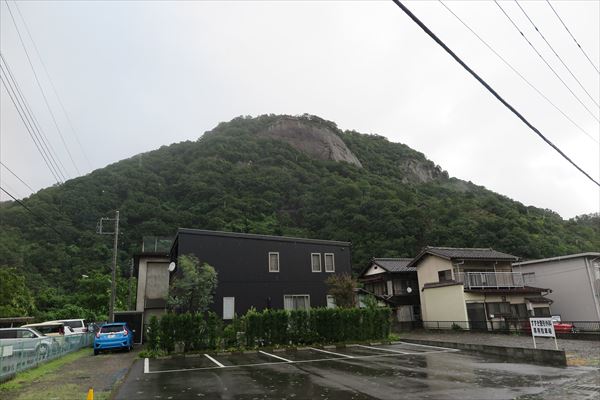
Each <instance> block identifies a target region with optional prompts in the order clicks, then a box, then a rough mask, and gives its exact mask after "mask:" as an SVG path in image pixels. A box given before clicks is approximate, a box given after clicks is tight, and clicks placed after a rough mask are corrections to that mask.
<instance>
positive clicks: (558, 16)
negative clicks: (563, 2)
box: [546, 0, 600, 74]
mask: <svg viewBox="0 0 600 400" xmlns="http://www.w3.org/2000/svg"><path fill="white" fill-rule="evenodd" d="M546 3H548V5H549V6H550V8H551V9H552V11H554V15H556V17H557V18H558V20H559V21H560V23H561V24H562V26H564V28H565V29H566V31H567V32H568V33H569V35H570V36H571V38H572V39H573V41H574V42H575V44H576V45H577V47H579V50H581V52H582V53H583V55H584V56H585V58H587V60H588V61H589V62H590V64H591V65H592V67H594V69H595V70H596V72H597V73H598V74H600V70H598V67H596V65H595V64H594V63H593V62H592V60H591V59H590V57H589V56H588V55H587V53H586V52H585V50H583V47H581V45H580V44H579V42H578V41H577V39H575V36H573V34H572V33H571V31H570V30H569V28H567V25H566V24H565V23H564V21H563V19H562V18H561V17H560V15H558V13H557V12H556V10H555V9H554V7H552V4H551V3H550V1H548V0H546Z"/></svg>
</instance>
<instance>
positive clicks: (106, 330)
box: [94, 322, 133, 355]
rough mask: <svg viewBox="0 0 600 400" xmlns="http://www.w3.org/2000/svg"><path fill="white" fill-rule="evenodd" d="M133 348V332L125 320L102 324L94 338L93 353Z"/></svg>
mask: <svg viewBox="0 0 600 400" xmlns="http://www.w3.org/2000/svg"><path fill="white" fill-rule="evenodd" d="M113 349H125V350H127V351H130V350H132V349H133V332H132V331H131V329H129V327H128V326H127V324H126V323H125V322H113V323H109V324H104V325H102V326H101V327H100V329H99V330H98V332H96V337H95V338H94V355H98V353H100V352H101V351H102V350H113Z"/></svg>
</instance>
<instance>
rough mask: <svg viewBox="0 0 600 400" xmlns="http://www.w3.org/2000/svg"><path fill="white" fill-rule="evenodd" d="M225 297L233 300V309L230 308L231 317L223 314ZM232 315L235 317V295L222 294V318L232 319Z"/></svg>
mask: <svg viewBox="0 0 600 400" xmlns="http://www.w3.org/2000/svg"><path fill="white" fill-rule="evenodd" d="M225 299H233V301H232V303H233V310H232V313H231V317H229V316H226V315H225ZM233 317H235V297H233V296H223V319H224V320H230V319H233Z"/></svg>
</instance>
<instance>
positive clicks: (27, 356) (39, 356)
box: [0, 333, 94, 382]
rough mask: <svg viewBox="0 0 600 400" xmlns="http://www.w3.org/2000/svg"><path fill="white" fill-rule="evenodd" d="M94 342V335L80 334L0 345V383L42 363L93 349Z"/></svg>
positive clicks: (22, 340) (17, 340) (16, 341)
mask: <svg viewBox="0 0 600 400" xmlns="http://www.w3.org/2000/svg"><path fill="white" fill-rule="evenodd" d="M93 342H94V334H93V333H79V334H74V335H67V336H46V337H43V338H37V339H21V340H19V339H15V341H14V342H12V341H11V342H10V343H2V344H0V382H3V381H5V380H8V379H10V378H12V377H13V376H14V375H15V374H16V373H17V372H20V371H24V370H26V369H29V368H33V367H35V366H37V365H38V364H40V363H43V362H46V361H50V360H53V359H56V358H59V357H62V356H64V355H66V354H68V353H71V352H73V351H76V350H79V349H81V348H84V347H91V346H92V344H93Z"/></svg>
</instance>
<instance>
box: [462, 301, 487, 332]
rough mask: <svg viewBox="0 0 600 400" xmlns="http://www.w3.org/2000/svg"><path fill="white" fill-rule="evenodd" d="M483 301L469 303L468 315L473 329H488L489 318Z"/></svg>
mask: <svg viewBox="0 0 600 400" xmlns="http://www.w3.org/2000/svg"><path fill="white" fill-rule="evenodd" d="M484 307H485V306H484V304H483V303H467V316H468V317H469V325H470V327H471V329H472V330H482V331H487V320H486V318H485V308H484Z"/></svg>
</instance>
